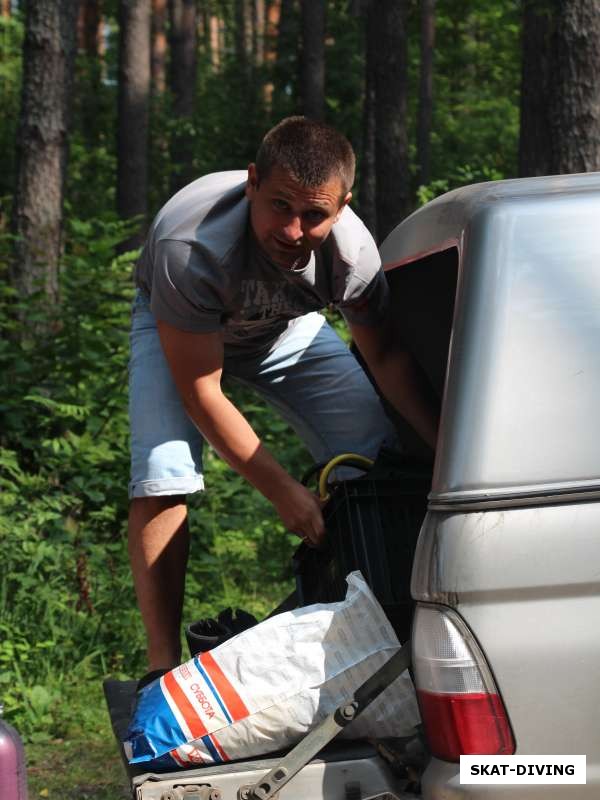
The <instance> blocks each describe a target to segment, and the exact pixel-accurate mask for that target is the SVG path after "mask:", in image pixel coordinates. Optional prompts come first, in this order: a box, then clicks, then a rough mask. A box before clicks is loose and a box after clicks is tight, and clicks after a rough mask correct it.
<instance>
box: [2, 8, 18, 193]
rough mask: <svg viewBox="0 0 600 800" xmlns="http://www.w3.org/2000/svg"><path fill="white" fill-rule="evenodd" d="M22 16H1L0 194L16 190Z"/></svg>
mask: <svg viewBox="0 0 600 800" xmlns="http://www.w3.org/2000/svg"><path fill="white" fill-rule="evenodd" d="M22 40H23V25H22V23H21V20H20V18H19V16H11V17H3V16H2V17H0V103H1V104H2V122H1V123H0V196H4V195H6V194H8V193H9V192H12V190H13V183H14V175H15V169H14V149H15V138H16V131H17V123H18V119H19V101H20V96H21V44H22Z"/></svg>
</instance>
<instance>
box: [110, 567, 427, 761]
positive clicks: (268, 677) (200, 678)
mask: <svg viewBox="0 0 600 800" xmlns="http://www.w3.org/2000/svg"><path fill="white" fill-rule="evenodd" d="M346 580H347V583H348V591H347V594H346V598H345V600H343V601H341V602H339V603H327V604H322V603H319V604H315V605H312V606H306V607H304V608H299V609H295V610H293V611H287V612H285V613H283V614H278V615H277V616H274V617H271V618H270V619H267V620H265V621H264V622H261V623H260V624H258V625H256V626H254V627H253V628H250V629H248V630H246V631H243V632H242V633H239V634H238V635H237V636H235V637H233V638H232V639H229V640H228V641H226V642H225V643H224V644H222V645H220V646H219V647H216V648H214V649H213V650H210V651H208V652H206V653H200V654H199V655H197V656H196V657H195V658H192V659H190V660H189V661H186V662H185V663H184V664H182V665H181V666H179V667H177V668H176V669H174V670H171V671H170V672H168V673H167V674H166V675H164V676H163V677H161V678H159V679H158V680H156V681H154V682H153V683H151V684H150V685H148V686H146V687H145V688H144V689H142V691H141V692H140V697H139V700H138V704H137V709H136V711H135V714H134V717H133V719H132V721H131V723H130V726H129V729H128V732H127V737H126V740H125V742H124V746H125V752H126V753H127V756H128V758H129V761H130V763H142V762H150V761H152V762H154V763H155V765H156V766H161V767H163V768H164V767H170V766H171V767H173V768H175V767H177V766H180V767H189V766H197V765H199V764H220V763H223V762H226V761H230V760H234V759H241V758H248V757H251V756H257V755H261V754H263V753H268V752H272V751H274V750H280V749H283V748H286V747H289V746H290V745H293V744H294V743H296V742H297V741H298V740H299V739H300V738H301V737H302V736H303V735H304V734H305V733H307V732H308V731H309V730H311V729H312V728H313V727H314V726H315V725H316V724H317V723H319V722H320V721H321V720H322V719H324V718H325V717H326V716H327V715H328V714H330V713H331V712H332V711H333V710H334V709H335V708H337V707H338V706H339V705H340V704H341V703H343V702H344V701H346V700H349V699H350V697H351V696H352V694H353V693H354V691H355V690H356V689H357V688H358V687H359V686H360V685H361V684H362V683H363V682H364V681H365V680H366V679H367V678H368V677H370V675H372V674H373V673H374V672H375V671H376V670H377V669H378V668H379V667H380V666H382V664H384V663H385V662H386V661H387V660H388V659H389V658H391V657H392V656H393V655H394V653H396V652H397V650H398V649H399V648H400V644H399V642H398V639H397V637H396V634H395V633H394V630H393V628H392V626H391V625H390V623H389V621H388V619H387V617H386V616H385V614H384V612H383V610H382V608H381V606H380V605H379V603H378V602H377V600H376V599H375V597H374V596H373V594H372V592H371V590H370V589H369V587H368V586H367V584H366V582H365V580H364V578H363V577H362V575H361V574H360V572H352V573H351V574H350V575H349V576H348V577H347V579H346ZM418 723H419V712H418V708H417V703H416V697H415V691H414V688H413V685H412V682H411V680H410V677H409V675H408V674H407V673H406V672H405V673H403V674H402V675H400V677H398V678H397V679H396V680H395V681H394V682H393V683H392V684H391V685H390V686H389V687H388V688H387V689H386V690H385V691H384V692H382V694H381V695H379V697H378V698H377V699H376V700H375V701H374V702H373V703H371V705H370V706H369V707H368V708H367V709H365V711H364V712H363V713H362V714H361V715H360V717H358V718H357V719H356V720H355V721H354V722H352V723H351V724H350V725H349V726H348V727H347V728H346V729H345V730H344V731H343V734H341V735H343V736H345V737H353V738H362V737H365V736H373V737H387V736H407V735H410V734H411V733H413V732H414V727H415V725H417V724H418ZM157 759H158V761H157ZM148 766H151V765H148Z"/></svg>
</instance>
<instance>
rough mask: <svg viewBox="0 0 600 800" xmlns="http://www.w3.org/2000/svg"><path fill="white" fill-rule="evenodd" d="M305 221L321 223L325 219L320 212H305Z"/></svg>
mask: <svg viewBox="0 0 600 800" xmlns="http://www.w3.org/2000/svg"><path fill="white" fill-rule="evenodd" d="M306 219H307V220H308V221H309V222H322V221H323V220H324V219H325V214H324V213H323V212H322V211H307V212H306Z"/></svg>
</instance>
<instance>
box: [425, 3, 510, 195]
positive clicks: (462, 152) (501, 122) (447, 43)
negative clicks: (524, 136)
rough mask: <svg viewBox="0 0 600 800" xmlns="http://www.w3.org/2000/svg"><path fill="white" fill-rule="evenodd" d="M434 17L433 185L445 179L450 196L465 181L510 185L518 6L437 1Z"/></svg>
mask: <svg viewBox="0 0 600 800" xmlns="http://www.w3.org/2000/svg"><path fill="white" fill-rule="evenodd" d="M436 9H437V11H436V24H437V30H436V48H435V66H434V70H435V72H434V119H433V133H432V143H431V146H432V162H433V165H432V166H433V169H432V174H433V177H434V179H437V180H446V179H448V176H449V175H450V176H453V177H451V178H450V179H449V186H450V187H451V188H453V187H454V186H457V185H461V184H460V183H457V182H456V180H463V179H465V181H466V182H470V175H472V176H473V177H474V179H475V180H489V179H490V178H489V177H487V176H488V175H495V176H497V177H513V176H515V175H516V172H517V138H518V124H519V84H520V63H521V59H520V49H519V45H520V42H519V34H520V25H519V3H518V2H517V1H516V0H496V2H493V3H490V2H489V1H488V0H470V2H469V3H468V5H467V6H460V7H459V6H457V4H456V3H454V2H452V0H439V3H438V4H437V6H436ZM413 41H415V40H414V39H413ZM415 57H416V54H415V55H414V56H413V62H414V61H415ZM412 94H413V97H414V96H416V91H414V92H413V93H412ZM413 114H414V111H413ZM465 165H469V166H465ZM461 170H462V171H463V172H462V176H461Z"/></svg>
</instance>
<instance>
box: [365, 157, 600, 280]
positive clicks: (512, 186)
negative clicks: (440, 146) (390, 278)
mask: <svg viewBox="0 0 600 800" xmlns="http://www.w3.org/2000/svg"><path fill="white" fill-rule="evenodd" d="M590 192H591V193H596V194H598V198H599V202H600V172H588V173H580V174H577V175H549V176H543V177H534V178H514V179H511V180H503V181H487V182H484V183H476V184H472V185H470V186H463V187H460V188H459V189H454V190H453V191H450V192H446V193H445V194H443V195H441V196H440V197H437V198H436V199H435V200H432V201H430V202H429V203H427V205H425V206H423V207H422V208H419V209H417V211H415V212H414V213H413V214H411V215H410V216H409V217H407V218H406V219H405V220H404V221H403V222H401V223H400V224H399V225H398V226H397V227H396V228H394V230H393V231H391V233H390V234H389V235H388V236H387V238H386V239H385V241H384V242H383V243H382V244H381V246H380V248H379V251H380V254H381V258H382V261H383V264H384V267H385V269H393V268H394V267H396V266H399V265H400V264H402V263H408V262H409V261H414V260H416V259H418V258H421V257H423V256H426V255H428V254H430V253H434V252H438V251H440V250H444V249H446V248H448V247H451V246H458V247H460V244H461V240H462V236H463V234H464V231H465V229H466V228H467V226H468V225H469V224H470V223H471V222H472V221H473V219H474V218H475V217H476V216H477V215H479V214H480V213H481V212H482V210H484V209H489V208H490V206H505V207H508V206H509V205H513V204H515V202H517V203H518V204H519V205H520V206H521V207H522V204H523V203H526V204H527V205H529V206H531V207H532V208H533V207H534V206H536V204H537V205H539V206H540V207H542V205H543V204H545V203H546V201H547V199H548V198H549V197H551V196H553V195H561V196H562V197H563V198H565V199H567V198H568V197H569V196H573V197H576V196H580V195H582V194H586V193H590Z"/></svg>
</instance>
